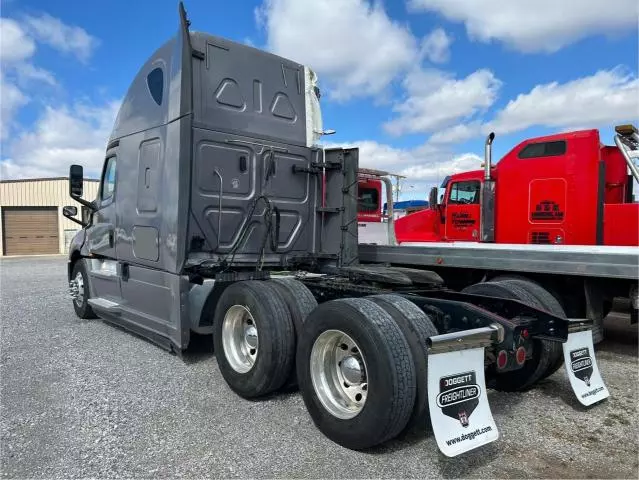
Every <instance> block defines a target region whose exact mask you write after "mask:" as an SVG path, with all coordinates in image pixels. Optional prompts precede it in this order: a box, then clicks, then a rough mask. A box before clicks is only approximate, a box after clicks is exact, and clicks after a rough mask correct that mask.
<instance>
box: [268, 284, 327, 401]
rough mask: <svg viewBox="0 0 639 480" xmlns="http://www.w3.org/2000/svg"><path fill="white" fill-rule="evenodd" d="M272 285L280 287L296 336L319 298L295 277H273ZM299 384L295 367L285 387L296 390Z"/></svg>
mask: <svg viewBox="0 0 639 480" xmlns="http://www.w3.org/2000/svg"><path fill="white" fill-rule="evenodd" d="M268 283H270V284H271V285H273V286H274V287H275V288H277V289H278V291H279V292H280V295H282V298H283V299H284V301H285V302H286V306H287V307H288V310H289V313H290V314H291V320H293V326H294V327H295V336H296V338H297V335H298V334H299V332H300V331H301V330H302V325H303V324H304V321H305V320H306V317H308V316H309V315H310V313H311V312H312V311H313V310H314V309H315V308H316V307H317V300H315V297H314V296H313V294H312V293H311V291H310V290H309V289H308V288H307V287H306V285H304V284H303V283H302V282H300V281H298V280H295V279H293V278H272V279H271V280H269V281H268ZM296 386H297V373H296V372H295V367H293V369H292V372H291V375H290V377H289V378H288V380H287V381H286V384H285V385H284V389H286V390H294V389H295V387H296Z"/></svg>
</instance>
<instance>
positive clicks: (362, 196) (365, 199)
mask: <svg viewBox="0 0 639 480" xmlns="http://www.w3.org/2000/svg"><path fill="white" fill-rule="evenodd" d="M358 194H359V195H358V198H357V203H358V205H357V210H358V211H359V212H362V213H375V212H377V211H378V210H379V192H378V191H377V190H376V189H375V188H360V189H358Z"/></svg>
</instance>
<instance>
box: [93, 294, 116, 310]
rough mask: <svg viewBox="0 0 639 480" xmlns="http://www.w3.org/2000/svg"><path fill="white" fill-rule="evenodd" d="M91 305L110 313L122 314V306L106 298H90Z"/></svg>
mask: <svg viewBox="0 0 639 480" xmlns="http://www.w3.org/2000/svg"><path fill="white" fill-rule="evenodd" d="M88 302H89V305H91V306H92V307H93V308H97V309H98V310H103V311H105V312H108V313H120V304H119V303H117V302H114V301H112V300H107V299H106V298H99V297H98V298H89V300H88Z"/></svg>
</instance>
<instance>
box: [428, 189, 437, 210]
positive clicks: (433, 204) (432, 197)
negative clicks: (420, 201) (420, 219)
mask: <svg viewBox="0 0 639 480" xmlns="http://www.w3.org/2000/svg"><path fill="white" fill-rule="evenodd" d="M428 208H430V209H431V210H437V187H433V188H431V189H430V193H429V194H428Z"/></svg>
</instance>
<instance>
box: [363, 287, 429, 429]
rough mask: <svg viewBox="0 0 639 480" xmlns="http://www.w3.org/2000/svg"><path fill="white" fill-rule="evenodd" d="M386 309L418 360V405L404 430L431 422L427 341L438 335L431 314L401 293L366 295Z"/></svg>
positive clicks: (416, 400) (414, 359) (416, 363)
mask: <svg viewBox="0 0 639 480" xmlns="http://www.w3.org/2000/svg"><path fill="white" fill-rule="evenodd" d="M366 298H368V299H369V300H371V301H373V302H375V303H376V304H377V305H379V306H380V307H382V308H383V309H384V310H386V312H387V313H389V314H390V316H391V317H393V320H395V323H397V325H399V328H401V330H402V333H403V334H404V337H405V338H406V340H407V342H408V346H409V347H410V351H411V354H412V356H413V361H414V362H415V375H416V386H417V391H416V397H415V406H414V407H413V412H412V414H411V417H410V419H409V420H408V424H407V425H406V428H405V431H407V430H409V429H411V428H412V427H414V426H417V425H419V426H420V427H422V426H424V425H428V418H429V415H428V343H427V340H428V338H429V337H432V336H435V335H437V334H438V332H437V329H436V328H435V325H434V324H433V322H432V320H431V319H430V317H429V316H428V315H427V314H426V313H425V312H424V311H423V310H422V309H421V308H419V307H418V306H417V305H415V304H414V303H413V302H411V301H410V300H407V299H406V298H404V297H401V296H399V295H391V294H384V295H373V296H370V297H366Z"/></svg>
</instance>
